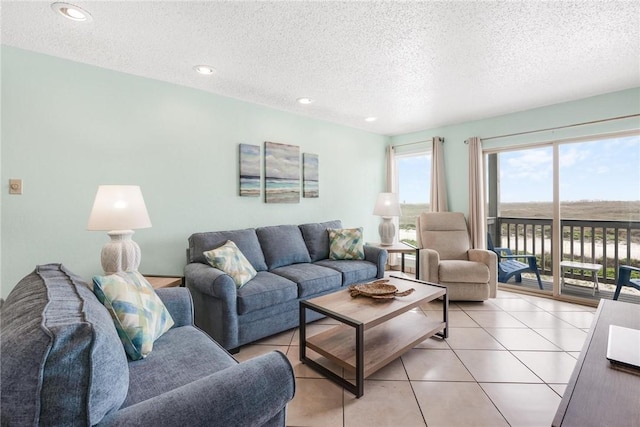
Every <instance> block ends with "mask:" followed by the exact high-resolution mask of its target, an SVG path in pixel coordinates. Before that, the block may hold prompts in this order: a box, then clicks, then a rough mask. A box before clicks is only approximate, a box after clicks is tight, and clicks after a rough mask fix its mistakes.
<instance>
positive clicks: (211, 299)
mask: <svg viewBox="0 0 640 427" xmlns="http://www.w3.org/2000/svg"><path fill="white" fill-rule="evenodd" d="M328 228H342V223H341V222H340V221H339V220H334V221H328V222H323V223H312V224H303V225H299V226H298V225H278V226H269V227H260V228H255V229H254V228H249V229H244V230H234V231H215V232H207V233H195V234H192V235H191V236H190V237H189V249H188V251H187V265H186V266H185V269H184V275H185V285H186V287H187V288H189V290H191V293H192V295H193V302H194V308H195V323H196V325H197V326H198V327H200V328H202V329H203V330H204V331H205V332H207V333H208V334H209V335H211V336H212V337H213V338H214V339H215V340H216V341H217V342H218V343H220V344H221V345H222V346H223V347H224V348H226V349H228V350H230V351H232V352H233V351H236V350H237V349H238V348H239V347H240V346H242V345H244V344H247V343H250V342H253V341H256V340H258V339H260V338H264V337H267V336H270V335H273V334H276V333H278V332H282V331H286V330H288V329H291V328H293V327H295V326H298V322H299V316H298V312H299V303H300V300H302V299H309V298H313V297H317V296H320V295H324V294H327V293H330V292H335V291H337V290H339V289H343V288H344V287H345V286H349V285H351V284H353V283H360V282H366V281H370V280H373V279H376V278H382V277H383V276H384V268H385V264H386V262H387V251H386V250H384V249H379V248H376V247H373V246H367V245H365V246H364V252H365V259H364V260H331V259H328V258H329V246H330V242H329V235H328V232H327V229H328ZM227 240H231V241H233V242H234V243H235V244H236V246H238V248H239V249H240V251H241V252H242V253H243V254H244V256H245V257H246V258H247V260H248V261H249V262H250V263H251V265H252V266H253V267H254V268H255V270H256V271H257V272H258V274H257V276H256V277H254V278H253V279H251V280H250V281H249V282H248V283H246V284H245V285H244V286H242V287H241V288H240V289H237V288H236V285H235V283H234V281H233V279H231V277H230V276H228V275H227V274H225V273H224V272H223V271H221V270H218V269H216V268H213V267H212V266H211V265H209V264H208V263H207V260H206V258H205V256H204V255H203V252H205V251H208V250H211V249H214V248H217V247H219V246H221V245H223V244H224V243H225V242H226V241H227ZM317 318H318V315H317V313H310V315H309V316H307V319H308V320H309V321H312V320H316V319H317Z"/></svg>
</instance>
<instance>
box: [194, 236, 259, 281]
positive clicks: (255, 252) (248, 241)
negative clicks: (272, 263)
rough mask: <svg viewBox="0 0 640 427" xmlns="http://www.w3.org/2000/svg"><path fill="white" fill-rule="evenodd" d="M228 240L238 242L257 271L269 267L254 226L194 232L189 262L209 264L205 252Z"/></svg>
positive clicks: (237, 244) (238, 245)
mask: <svg viewBox="0 0 640 427" xmlns="http://www.w3.org/2000/svg"><path fill="white" fill-rule="evenodd" d="M227 240H231V241H232V242H233V243H235V244H236V246H237V247H238V249H240V251H241V252H242V254H243V255H244V256H245V257H246V258H247V259H248V260H249V262H250V263H251V265H252V266H253V268H255V269H256V271H264V270H266V269H267V264H266V263H265V259H264V255H263V254H262V249H261V247H260V242H259V241H258V236H257V235H256V230H255V229H253V228H247V229H245V230H233V231H211V232H207V233H195V234H192V235H191V236H190V237H189V254H188V262H199V263H202V264H207V265H209V263H208V261H207V259H206V258H205V256H204V252H206V251H210V250H211V249H215V248H218V247H220V246H222V245H224V244H225V243H227Z"/></svg>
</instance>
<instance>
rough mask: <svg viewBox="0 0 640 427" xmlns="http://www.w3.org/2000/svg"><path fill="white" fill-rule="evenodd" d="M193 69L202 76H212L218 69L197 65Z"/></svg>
mask: <svg viewBox="0 0 640 427" xmlns="http://www.w3.org/2000/svg"><path fill="white" fill-rule="evenodd" d="M193 69H194V70H196V71H197V72H198V73H200V74H204V75H205V76H210V75H211V74H213V73H215V71H216V69H215V68H213V67H212V66H210V65H196V66H195V67H193Z"/></svg>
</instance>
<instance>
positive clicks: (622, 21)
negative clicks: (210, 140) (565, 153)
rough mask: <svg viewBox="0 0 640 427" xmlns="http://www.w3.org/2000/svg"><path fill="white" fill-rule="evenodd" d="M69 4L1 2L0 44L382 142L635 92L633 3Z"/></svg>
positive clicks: (639, 7) (639, 80)
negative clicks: (61, 11)
mask: <svg viewBox="0 0 640 427" xmlns="http://www.w3.org/2000/svg"><path fill="white" fill-rule="evenodd" d="M70 2H71V3H74V4H76V5H78V6H81V7H83V8H85V9H86V10H87V11H89V12H90V13H91V14H92V16H93V21H92V22H89V23H78V22H73V21H70V20H67V19H65V18H63V17H61V16H59V15H57V14H55V13H54V12H53V11H52V10H51V8H50V3H51V2H41V1H10V0H2V8H1V10H0V13H1V24H2V43H3V44H5V45H8V46H15V47H19V48H23V49H28V50H32V51H35V52H41V53H45V54H49V55H53V56H57V57H61V58H66V59H70V60H73V61H78V62H83V63H87V64H92V65H96V66H99V67H104V68H108V69H113V70H117V71H122V72H126V73H130V74H133V75H137V76H144V77H149V78H153V79H158V80H162V81H167V82H173V83H176V84H179V85H184V86H189V87H193V88H197V89H201V90H204V91H208V92H212V93H216V94H220V95H223V96H227V97H232V98H237V99H241V100H245V101H249V102H252V103H256V104H261V105H266V106H269V107H273V108H277V109H280V110H286V111H291V112H294V113H298V114H301V115H305V116H310V117H314V118H318V119H322V120H326V121H330V122H334V123H340V124H344V125H348V126H352V127H355V128H360V129H365V130H367V131H370V132H374V133H379V134H385V135H397V134H402V133H408V132H412V131H417V130H423V129H428V128H432V127H437V126H441V125H446V124H453V123H460V122H465V121H469V120H475V119H482V118H486V117H492V116H496V115H500V114H505V113H509V112H514V111H521V110H526V109H530V108H535V107H540V106H544V105H550V104H555V103H559V102H564V101H570V100H574V99H580V98H585V97H588V96H592V95H598V94H602V93H607V92H613V91H617V90H622V89H627V88H631V87H638V86H640V1H637V0H631V1H583V0H580V1H544V2H543V1H524V2H517V1H489V2H479V1H437V2H436V1H429V2H411V1H409V2H399V1H398V2H396V1H387V2H383V1H375V2H369V1H358V2H355V1H354V2H351V1H349V2H328V1H314V2H310V1H295V2H289V1H263V2H254V1H229V2H213V1H209V2H194V1H153V2H152V1H140V2H138V1H122V2H114V1H77V2H76V1H73V0H72V1H70ZM203 63H204V64H210V65H212V66H213V67H215V68H216V70H217V72H216V73H215V74H214V75H213V76H208V77H207V76H202V75H199V74H197V73H195V72H194V71H193V69H192V67H193V66H194V65H196V64H203ZM299 97H310V98H313V99H314V100H315V102H314V103H313V104H310V105H306V106H304V105H300V104H298V103H296V99H297V98H299ZM369 116H375V117H378V120H377V121H375V122H372V123H369V122H365V121H364V118H365V117H369Z"/></svg>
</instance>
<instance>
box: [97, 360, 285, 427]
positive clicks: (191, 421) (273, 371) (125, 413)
mask: <svg viewBox="0 0 640 427" xmlns="http://www.w3.org/2000/svg"><path fill="white" fill-rule="evenodd" d="M294 393H295V378H294V374H293V368H292V367H291V363H290V362H289V361H288V359H287V357H286V356H285V355H284V354H282V353H280V352H278V351H274V352H272V353H268V354H265V355H263V356H259V357H256V358H254V359H251V360H248V361H246V362H243V363H240V364H238V365H234V366H232V367H229V368H227V369H223V370H221V371H218V372H216V373H214V374H211V375H209V376H206V377H204V378H201V379H199V380H197V381H194V382H192V383H189V384H186V385H184V386H182V387H178V388H176V389H174V390H171V391H169V392H167V393H163V394H161V395H159V396H156V397H154V398H152V399H148V400H145V401H142V402H140V403H137V404H135V405H131V406H129V407H126V408H124V409H121V410H119V411H115V412H112V413H111V414H109V415H107V416H106V417H105V418H103V419H102V421H101V422H100V423H99V424H98V425H99V426H142V425H174V426H178V425H189V426H213V425H220V426H260V425H263V424H265V423H267V422H268V421H269V420H271V419H272V418H274V417H275V416H276V415H277V414H278V413H280V412H281V411H283V410H284V408H285V407H286V404H287V402H289V401H290V400H291V399H293V396H294Z"/></svg>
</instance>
